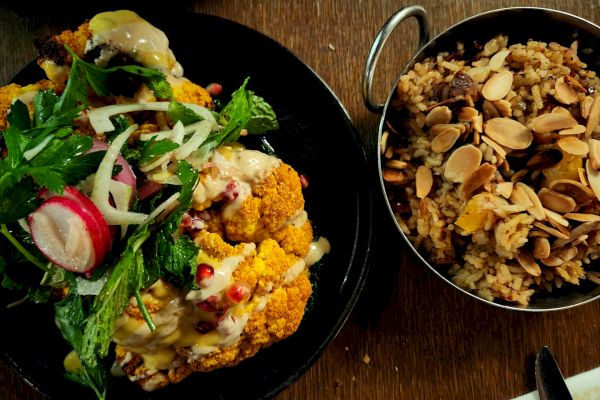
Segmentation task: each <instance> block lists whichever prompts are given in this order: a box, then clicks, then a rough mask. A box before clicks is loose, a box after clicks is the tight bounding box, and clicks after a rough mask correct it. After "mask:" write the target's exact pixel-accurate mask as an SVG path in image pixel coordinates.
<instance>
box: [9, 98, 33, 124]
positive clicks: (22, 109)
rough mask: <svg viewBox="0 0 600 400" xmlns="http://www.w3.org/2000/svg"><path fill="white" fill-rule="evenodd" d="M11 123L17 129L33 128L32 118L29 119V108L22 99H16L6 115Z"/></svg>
mask: <svg viewBox="0 0 600 400" xmlns="http://www.w3.org/2000/svg"><path fill="white" fill-rule="evenodd" d="M6 120H7V121H8V123H9V125H11V126H14V127H16V128H17V129H21V130H26V129H29V128H31V120H30V119H29V109H28V108H27V106H26V105H25V103H23V102H22V101H21V100H17V101H15V102H14V103H13V104H12V105H11V106H10V112H9V113H8V115H7V116H6Z"/></svg>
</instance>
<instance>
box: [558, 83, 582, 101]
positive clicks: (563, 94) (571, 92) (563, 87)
mask: <svg viewBox="0 0 600 400" xmlns="http://www.w3.org/2000/svg"><path fill="white" fill-rule="evenodd" d="M554 92H555V93H554V98H556V100H558V101H560V102H561V103H563V104H573V103H577V102H578V101H579V96H578V95H577V92H576V91H575V89H573V88H572V87H571V86H569V85H568V84H567V83H565V78H564V77H560V78H559V79H558V80H557V81H556V83H555V84H554Z"/></svg>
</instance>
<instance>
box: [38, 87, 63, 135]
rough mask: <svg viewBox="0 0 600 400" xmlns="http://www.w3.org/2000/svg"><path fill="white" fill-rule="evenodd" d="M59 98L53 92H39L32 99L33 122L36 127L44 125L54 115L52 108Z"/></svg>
mask: <svg viewBox="0 0 600 400" xmlns="http://www.w3.org/2000/svg"><path fill="white" fill-rule="evenodd" d="M58 100H59V97H58V96H57V95H56V93H55V92H54V90H41V91H39V92H38V93H37V94H36V95H35V97H34V98H33V110H34V111H33V121H34V123H35V125H36V126H39V125H42V124H44V123H45V122H46V121H48V119H49V118H50V117H52V115H54V106H55V104H56V103H58Z"/></svg>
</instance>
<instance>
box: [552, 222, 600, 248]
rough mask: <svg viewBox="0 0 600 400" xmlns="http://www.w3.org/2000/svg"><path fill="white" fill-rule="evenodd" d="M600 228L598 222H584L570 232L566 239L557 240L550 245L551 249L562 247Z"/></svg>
mask: <svg viewBox="0 0 600 400" xmlns="http://www.w3.org/2000/svg"><path fill="white" fill-rule="evenodd" d="M598 228H600V221H595V222H584V223H583V224H581V225H579V226H578V227H576V228H575V229H573V230H572V231H571V235H570V236H569V238H567V239H557V240H555V241H554V242H553V243H552V247H553V248H557V247H563V246H565V245H567V244H569V243H571V242H572V241H574V240H575V239H578V238H579V237H580V236H583V235H587V234H588V233H590V232H592V231H595V230H598Z"/></svg>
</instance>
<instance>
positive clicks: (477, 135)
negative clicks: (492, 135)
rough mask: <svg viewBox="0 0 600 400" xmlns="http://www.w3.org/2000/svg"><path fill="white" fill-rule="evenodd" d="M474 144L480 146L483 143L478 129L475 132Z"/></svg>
mask: <svg viewBox="0 0 600 400" xmlns="http://www.w3.org/2000/svg"><path fill="white" fill-rule="evenodd" d="M473 144H474V145H475V146H479V145H480V144H481V135H480V134H479V132H477V131H474V132H473Z"/></svg>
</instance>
